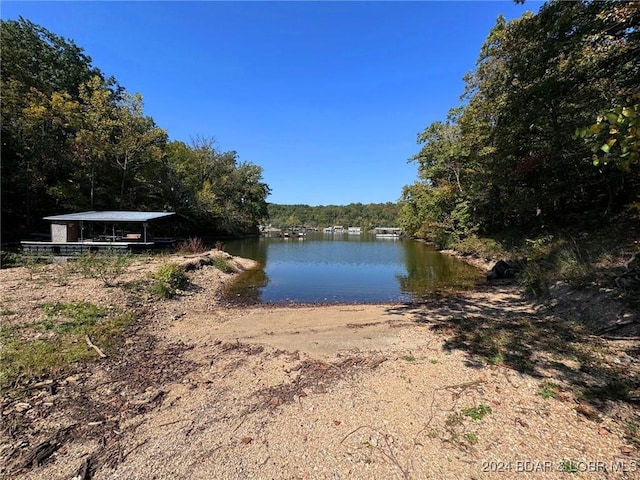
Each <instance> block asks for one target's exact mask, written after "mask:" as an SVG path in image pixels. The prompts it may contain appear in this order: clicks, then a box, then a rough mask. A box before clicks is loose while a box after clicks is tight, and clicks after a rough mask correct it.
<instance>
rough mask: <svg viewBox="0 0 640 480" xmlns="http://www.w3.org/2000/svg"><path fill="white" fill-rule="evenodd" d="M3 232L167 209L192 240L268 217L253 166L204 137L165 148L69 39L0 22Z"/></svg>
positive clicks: (158, 131)
mask: <svg viewBox="0 0 640 480" xmlns="http://www.w3.org/2000/svg"><path fill="white" fill-rule="evenodd" d="M0 26H1V30H0V35H1V37H0V40H1V44H2V66H1V85H0V88H1V91H2V107H1V108H2V132H1V135H2V149H1V155H2V158H1V165H2V185H1V187H2V199H1V200H2V225H1V228H2V235H3V240H6V239H11V238H19V237H20V236H22V235H25V234H26V233H29V232H30V231H33V229H35V228H39V227H40V226H41V221H42V220H41V219H42V217H43V216H45V215H53V214H57V213H68V212H72V211H83V210H170V211H175V212H177V213H178V214H179V218H181V219H182V222H183V225H184V226H185V230H191V231H194V232H197V233H199V234H211V235H239V234H247V233H252V232H255V231H256V229H257V225H258V223H259V222H260V221H261V220H262V219H263V218H264V217H265V216H266V215H267V203H266V197H267V195H268V194H269V187H268V186H267V185H266V184H265V183H264V182H263V181H262V168H261V167H259V166H257V165H254V164H251V163H245V162H240V161H239V159H238V155H237V153H236V152H234V151H231V152H221V151H218V149H217V148H216V146H215V143H214V141H213V140H212V139H207V138H204V139H202V138H199V139H196V140H194V141H193V142H192V143H191V144H189V145H187V144H185V143H183V142H176V141H174V142H170V141H168V135H167V132H166V131H165V130H163V129H162V128H160V127H159V126H158V125H156V124H155V122H154V121H153V119H152V118H151V117H148V116H146V115H145V114H144V111H143V103H142V96H141V95H139V94H131V93H128V92H127V91H126V90H125V89H124V88H123V87H122V86H121V85H119V84H118V82H117V81H116V80H115V79H114V78H113V77H106V76H105V75H104V74H103V73H102V72H101V71H100V70H99V69H98V68H96V67H94V66H92V64H91V58H90V57H88V56H87V55H85V53H84V52H83V49H82V48H80V47H78V46H76V45H75V44H74V43H73V41H70V40H66V39H64V38H61V37H59V36H57V35H55V34H53V33H51V32H49V31H48V30H46V29H45V28H43V27H41V26H38V25H35V24H33V23H32V22H30V21H28V20H25V19H22V18H20V19H19V20H17V21H3V22H1V25H0Z"/></svg>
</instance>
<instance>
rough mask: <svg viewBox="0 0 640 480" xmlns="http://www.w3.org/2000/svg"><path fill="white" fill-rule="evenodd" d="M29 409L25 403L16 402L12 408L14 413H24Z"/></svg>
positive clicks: (29, 406)
mask: <svg viewBox="0 0 640 480" xmlns="http://www.w3.org/2000/svg"><path fill="white" fill-rule="evenodd" d="M30 408H31V405H29V404H28V403H26V402H18V403H16V404H15V405H14V406H13V409H14V410H15V411H16V412H24V411H26V410H29V409H30Z"/></svg>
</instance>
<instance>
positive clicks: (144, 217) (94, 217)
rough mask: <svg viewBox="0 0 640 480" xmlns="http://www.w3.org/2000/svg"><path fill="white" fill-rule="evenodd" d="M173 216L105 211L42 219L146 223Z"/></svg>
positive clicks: (159, 213)
mask: <svg viewBox="0 0 640 480" xmlns="http://www.w3.org/2000/svg"><path fill="white" fill-rule="evenodd" d="M171 215H175V212H131V211H105V212H93V211H92V212H79V213H69V214H66V215H53V216H50V217H44V219H45V220H51V221H61V222H74V221H85V222H148V221H150V220H155V219H158V218H163V217H168V216H171Z"/></svg>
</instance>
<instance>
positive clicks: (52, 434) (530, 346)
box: [0, 259, 640, 479]
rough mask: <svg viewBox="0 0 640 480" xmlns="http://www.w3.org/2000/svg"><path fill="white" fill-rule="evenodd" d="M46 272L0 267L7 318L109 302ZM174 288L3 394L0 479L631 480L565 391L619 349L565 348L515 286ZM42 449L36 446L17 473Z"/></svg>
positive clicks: (622, 450) (568, 331) (623, 433)
mask: <svg viewBox="0 0 640 480" xmlns="http://www.w3.org/2000/svg"><path fill="white" fill-rule="evenodd" d="M231 260H232V261H234V262H235V264H236V265H237V267H238V268H240V269H244V268H250V267H251V262H250V261H245V260H242V259H231ZM180 261H189V259H180ZM154 265H155V264H154V263H153V262H149V261H147V262H140V264H137V265H134V266H133V267H131V269H130V272H129V273H128V275H129V277H127V278H128V279H130V278H136V276H138V277H139V276H142V275H144V274H145V273H146V272H148V271H149V270H152V269H153V268H154ZM54 268H55V266H52V267H51V270H47V271H43V272H42V273H41V274H40V275H41V276H42V279H44V281H41V282H34V281H33V279H32V278H31V279H30V278H29V277H30V276H29V273H28V272H27V271H26V270H24V269H11V270H2V271H1V272H0V280H1V283H0V294H1V295H2V299H3V300H2V301H3V302H4V305H5V307H6V308H8V307H9V306H10V307H11V311H12V312H14V314H15V315H14V316H11V317H10V318H6V321H9V322H18V321H29V319H31V320H33V319H34V318H37V316H38V315H40V313H39V312H41V309H42V305H43V304H44V302H47V301H50V300H51V299H52V298H55V299H56V300H57V301H65V300H71V299H91V301H93V302H96V303H99V304H112V305H122V304H123V302H124V301H125V298H126V295H125V294H124V293H123V291H122V289H121V288H118V287H116V288H111V289H105V288H104V287H102V286H101V285H100V283H99V282H97V281H94V280H87V279H82V278H79V277H78V278H73V279H69V278H68V279H66V280H65V282H64V283H65V284H64V285H58V284H56V282H55V281H53V280H51V279H52V278H54V277H53V276H52V275H53V273H52V272H53V271H54V270H53V269H54ZM190 277H191V282H192V286H191V287H190V288H189V289H187V290H186V291H184V292H181V295H180V296H179V297H178V298H176V299H173V300H162V301H160V300H158V301H151V300H148V301H147V302H145V303H144V304H143V305H140V306H137V307H136V308H137V311H138V312H139V316H140V321H139V324H138V325H137V328H134V329H132V331H131V333H130V334H129V336H128V338H127V341H126V342H125V345H124V346H123V347H122V348H121V349H120V350H119V351H118V352H116V353H114V354H110V355H109V356H108V357H107V358H104V359H96V361H95V362H93V363H90V364H89V365H86V366H84V367H82V368H81V367H78V372H77V373H76V374H74V375H71V376H69V377H66V378H65V379H60V380H56V382H57V386H58V388H56V389H55V390H54V389H51V388H45V387H43V388H40V389H39V388H33V389H31V390H30V392H31V393H30V395H31V397H30V398H22V399H20V402H22V403H25V404H28V408H25V407H23V408H22V409H18V408H17V407H16V405H17V403H16V402H17V401H16V400H9V399H7V397H6V396H5V398H4V400H3V408H2V410H3V428H2V433H1V437H0V441H1V443H2V447H1V449H0V455H2V456H1V457H0V464H2V465H3V466H2V470H0V472H1V473H2V475H4V476H5V477H8V478H25V479H36V478H38V479H54V478H55V479H58V478H59V479H63V478H64V479H69V478H95V479H150V478H158V479H160V478H171V479H175V478H185V479H186V478H189V479H212V478H217V479H218V478H219V479H243V478H258V479H272V478H273V479H294V478H295V479H297V478H301V479H316V478H317V479H339V478H344V479H391V478H399V479H423V478H435V479H482V478H505V479H506V478H521V477H527V476H529V477H531V478H536V479H538V478H541V479H542V478H544V479H552V478H567V475H568V474H567V472H568V471H573V470H576V471H577V472H578V473H577V475H576V478H593V479H602V478H640V462H639V461H638V450H637V445H638V443H637V442H635V440H634V438H633V436H632V435H630V434H629V431H628V430H629V424H635V423H633V422H636V423H637V422H638V421H639V420H640V419H639V418H638V412H637V411H636V410H635V409H634V408H633V405H632V404H631V403H629V402H624V401H620V400H618V399H611V398H609V399H606V398H605V399H604V400H601V399H597V398H587V397H585V396H580V395H578V394H577V392H579V391H580V388H582V387H583V386H585V385H586V386H589V385H593V386H594V387H595V386H598V385H599V383H598V382H601V381H602V378H601V377H600V375H601V374H602V372H603V371H604V370H606V369H607V368H609V367H610V366H611V365H613V366H611V368H615V365H617V366H619V367H620V368H621V369H622V370H624V371H626V372H636V371H637V368H638V365H637V360H636V358H635V356H633V355H632V352H634V351H637V349H638V347H639V345H638V342H634V341H628V342H617V343H616V344H615V349H614V347H613V346H612V345H610V344H607V343H604V342H603V341H601V340H598V339H593V338H590V337H589V335H588V334H587V333H584V336H581V335H582V334H581V333H580V332H581V330H580V328H578V327H576V326H575V325H574V323H572V322H568V321H567V319H564V318H560V317H558V316H556V315H554V313H553V311H552V310H549V309H547V308H545V307H541V306H538V305H534V304H532V303H530V302H529V301H527V300H526V299H525V298H524V297H523V295H522V293H521V291H520V290H519V289H518V288H517V287H516V286H513V285H502V286H487V287H482V288H479V289H476V290H474V291H471V292H466V293H460V294H457V295H453V296H450V297H447V298H442V299H433V300H429V301H425V302H422V303H414V304H406V305H405V304H398V305H337V306H318V307H315V306H302V307H276V306H252V307H233V306H229V305H227V304H225V302H223V301H222V299H221V297H220V292H221V288H222V287H223V285H224V284H225V283H226V282H229V281H230V280H231V279H232V278H233V275H229V274H223V273H221V272H220V271H219V270H217V269H215V268H214V267H209V266H206V267H203V268H201V269H199V270H196V271H193V272H191V273H190ZM47 279H48V280H47ZM27 284H28V285H30V288H28V289H27V288H24V287H25V285H27ZM587 339H589V340H588V341H587ZM634 349H636V350H634ZM612 355H614V356H615V358H616V359H617V362H618V363H615V362H613V360H612V359H611V358H610V357H611V356H612ZM596 366H597V367H598V368H599V370H597V371H596ZM634 375H635V373H634ZM634 378H635V377H634ZM18 410H20V411H18ZM9 423H11V425H13V426H12V427H9ZM43 442H49V443H50V444H52V445H54V446H55V451H54V452H53V453H52V454H51V455H49V456H48V457H47V458H45V459H43V461H42V465H39V466H36V465H35V464H34V463H33V462H32V463H31V464H28V465H27V464H25V458H28V455H29V454H30V453H32V452H33V451H34V449H35V448H36V447H37V446H39V445H41V444H42V443H43ZM636 466H637V467H638V468H637V469H636ZM74 476H75V477H74Z"/></svg>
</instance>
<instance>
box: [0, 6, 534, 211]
mask: <svg viewBox="0 0 640 480" xmlns="http://www.w3.org/2000/svg"><path fill="white" fill-rule="evenodd" d="M539 6H540V3H539V2H532V1H529V2H527V3H526V4H525V5H524V6H523V5H515V4H514V2H512V1H511V0H503V1H465V2H455V1H423V2H241V1H237V2H145V1H138V2H51V1H47V2H28V1H19V2H15V1H6V0H5V1H3V2H2V6H1V15H2V19H3V20H9V19H17V18H18V17H19V16H22V17H24V18H26V19H28V20H30V21H32V22H34V23H36V24H39V25H42V26H44V27H45V28H47V29H48V30H50V31H51V32H53V33H55V34H57V35H59V36H62V37H65V38H67V39H71V40H73V41H74V42H75V43H76V44H77V45H78V46H79V47H82V48H83V49H84V50H85V53H86V54H87V55H89V56H90V57H91V58H92V60H93V65H94V66H96V67H98V68H99V69H100V70H102V72H103V73H104V74H105V75H107V76H114V77H115V78H116V79H117V80H118V82H119V83H120V84H121V85H123V86H124V87H125V88H126V89H127V91H129V92H131V93H141V94H142V96H143V98H144V103H145V113H146V114H147V115H149V116H151V117H153V119H154V120H155V122H156V124H158V126H160V127H161V128H164V129H165V130H167V132H168V134H169V137H170V139H171V140H181V141H184V142H187V143H189V142H190V141H191V140H193V139H194V138H196V137H198V136H199V137H206V138H211V137H213V138H215V140H216V142H217V145H218V148H219V149H220V150H222V151H228V150H235V151H237V152H238V155H239V158H240V160H241V161H247V162H251V163H254V164H257V165H260V166H261V167H262V168H263V169H264V172H263V178H264V181H265V182H266V183H267V184H269V186H270V187H271V189H272V193H271V195H270V197H269V198H268V201H270V202H273V203H281V204H292V203H304V204H309V205H329V204H334V205H343V204H348V203H352V202H362V203H380V202H388V201H390V202H395V201H396V200H398V198H399V197H400V195H401V192H402V187H403V186H404V185H408V184H411V183H413V182H414V181H415V179H416V177H417V168H416V165H415V164H413V163H407V160H408V159H409V158H410V157H411V156H412V155H414V154H415V153H417V152H418V151H419V149H420V146H419V145H418V144H417V143H416V136H417V134H418V133H419V132H421V131H422V130H424V128H426V127H427V126H428V125H429V124H430V123H431V122H433V121H436V120H443V119H444V118H445V117H446V114H447V111H448V110H449V108H451V107H455V106H458V105H459V104H460V99H459V97H460V95H461V94H462V93H463V85H464V84H463V81H462V77H463V75H464V74H465V73H467V72H468V71H470V70H471V69H473V68H474V64H475V61H476V60H477V57H478V53H479V51H480V47H481V45H482V42H483V41H484V39H485V38H486V37H487V34H488V33H489V30H490V29H491V27H492V26H493V25H494V24H495V21H496V18H497V17H498V15H499V14H503V15H504V16H505V17H506V18H507V19H512V18H517V17H519V16H521V15H522V14H523V13H524V12H525V11H526V10H527V9H533V10H537V9H538V8H539Z"/></svg>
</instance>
